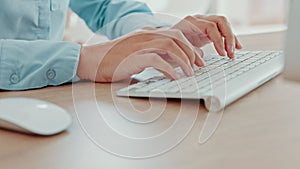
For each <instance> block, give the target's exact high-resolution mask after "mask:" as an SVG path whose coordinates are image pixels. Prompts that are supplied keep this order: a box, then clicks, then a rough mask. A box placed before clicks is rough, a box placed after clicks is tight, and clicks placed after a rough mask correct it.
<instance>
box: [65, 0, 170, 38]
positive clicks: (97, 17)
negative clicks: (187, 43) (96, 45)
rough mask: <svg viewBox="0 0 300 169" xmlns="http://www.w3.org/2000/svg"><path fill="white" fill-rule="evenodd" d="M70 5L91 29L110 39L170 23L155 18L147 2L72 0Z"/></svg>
mask: <svg viewBox="0 0 300 169" xmlns="http://www.w3.org/2000/svg"><path fill="white" fill-rule="evenodd" d="M70 7H71V8H72V9H73V11H75V12H76V13H77V14H78V15H79V16H80V17H81V18H83V19H84V20H85V22H86V23H87V25H88V26H89V28H90V29H91V30H93V31H94V32H96V33H100V34H104V35H106V36H107V37H108V38H109V39H115V38H117V37H119V36H122V35H125V34H127V33H129V32H132V31H134V30H136V29H141V28H143V27H162V26H168V25H169V24H167V23H164V22H161V21H159V20H158V19H157V18H155V17H154V16H153V15H152V12H151V10H150V9H149V8H148V6H147V5H146V4H145V3H142V2H137V1H132V0H90V1H86V0H71V3H70Z"/></svg>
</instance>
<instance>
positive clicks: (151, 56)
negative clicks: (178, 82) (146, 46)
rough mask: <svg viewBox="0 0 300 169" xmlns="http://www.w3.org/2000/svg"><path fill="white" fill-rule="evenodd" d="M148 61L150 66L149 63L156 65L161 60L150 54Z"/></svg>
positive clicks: (157, 56)
mask: <svg viewBox="0 0 300 169" xmlns="http://www.w3.org/2000/svg"><path fill="white" fill-rule="evenodd" d="M149 59H150V62H149V64H150V65H152V64H151V63H158V62H160V60H161V58H160V56H159V55H157V54H155V53H152V54H150V55H149Z"/></svg>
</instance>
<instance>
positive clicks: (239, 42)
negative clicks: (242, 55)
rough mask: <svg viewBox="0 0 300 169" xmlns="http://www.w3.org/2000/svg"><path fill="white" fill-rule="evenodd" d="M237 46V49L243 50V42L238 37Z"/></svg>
mask: <svg viewBox="0 0 300 169" xmlns="http://www.w3.org/2000/svg"><path fill="white" fill-rule="evenodd" d="M235 45H236V46H235V47H236V48H237V49H242V48H243V45H242V43H241V41H240V40H239V39H238V37H237V36H235Z"/></svg>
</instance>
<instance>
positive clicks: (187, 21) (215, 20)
mask: <svg viewBox="0 0 300 169" xmlns="http://www.w3.org/2000/svg"><path fill="white" fill-rule="evenodd" d="M172 29H178V30H180V31H181V32H182V33H183V34H184V35H185V37H186V38H187V39H188V40H189V41H190V43H191V44H192V45H194V46H195V47H197V48H200V47H203V46H204V45H206V44H208V43H211V42H213V44H214V47H215V49H216V51H217V52H218V54H219V55H221V56H226V55H227V56H228V57H229V58H234V52H235V49H241V48H242V45H241V43H240V41H239V40H238V38H237V36H236V35H235V34H234V33H233V31H232V29H231V26H230V23H229V22H228V20H227V19H226V17H224V16H216V15H211V16H206V15H195V16H187V17H185V18H184V19H183V20H181V21H180V22H179V23H177V24H176V25H174V26H173V27H172Z"/></svg>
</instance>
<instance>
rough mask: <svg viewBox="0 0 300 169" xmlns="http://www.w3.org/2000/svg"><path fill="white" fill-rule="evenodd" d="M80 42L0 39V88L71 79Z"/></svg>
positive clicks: (14, 88) (73, 74)
mask: <svg viewBox="0 0 300 169" xmlns="http://www.w3.org/2000/svg"><path fill="white" fill-rule="evenodd" d="M79 54H80V45H77V44H74V43H71V42H54V41H47V40H37V41H22V40H0V89H4V90H25V89H34V88H41V87H45V86H48V85H53V86H56V85H60V84H63V83H66V82H69V81H71V80H72V79H73V78H74V77H75V76H76V72H77V66H78V61H79Z"/></svg>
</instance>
